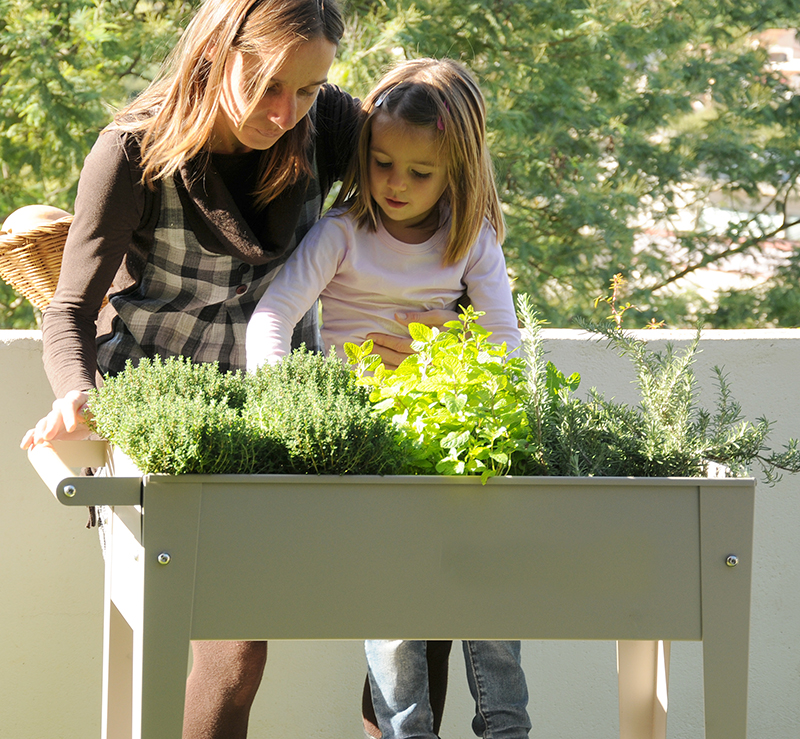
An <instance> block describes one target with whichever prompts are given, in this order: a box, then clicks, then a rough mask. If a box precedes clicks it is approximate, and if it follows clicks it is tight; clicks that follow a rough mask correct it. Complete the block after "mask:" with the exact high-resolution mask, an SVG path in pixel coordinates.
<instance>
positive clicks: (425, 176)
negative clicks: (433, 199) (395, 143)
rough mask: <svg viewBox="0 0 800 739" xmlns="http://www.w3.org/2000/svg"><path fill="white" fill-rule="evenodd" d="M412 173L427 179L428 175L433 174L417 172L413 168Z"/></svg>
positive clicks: (418, 177)
mask: <svg viewBox="0 0 800 739" xmlns="http://www.w3.org/2000/svg"><path fill="white" fill-rule="evenodd" d="M411 174H413V175H414V177H416V178H417V179H418V180H427V179H428V177H430V176H431V173H430V172H417V171H415V170H413V169H412V170H411Z"/></svg>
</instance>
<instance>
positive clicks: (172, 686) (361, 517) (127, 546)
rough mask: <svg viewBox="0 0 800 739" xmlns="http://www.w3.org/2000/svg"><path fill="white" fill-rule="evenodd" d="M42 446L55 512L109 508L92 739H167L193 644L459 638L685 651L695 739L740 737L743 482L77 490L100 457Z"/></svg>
mask: <svg viewBox="0 0 800 739" xmlns="http://www.w3.org/2000/svg"><path fill="white" fill-rule="evenodd" d="M57 446H58V454H56V453H55V452H54V451H53V450H52V449H48V447H37V448H35V449H34V450H33V451H32V452H31V461H32V463H33V464H34V466H35V467H36V469H37V471H38V472H39V474H40V475H41V476H42V478H43V479H44V480H45V482H46V483H47V484H48V486H49V487H50V489H51V490H52V491H53V492H54V493H55V495H56V497H57V498H58V500H59V501H61V502H62V503H64V504H66V505H81V506H84V505H89V504H93V505H96V504H104V505H112V506H114V507H115V516H114V518H113V521H112V538H111V548H110V551H109V553H108V554H107V574H106V590H107V598H106V600H107V606H106V611H107V612H106V670H105V685H106V687H105V690H104V693H105V695H104V699H105V702H106V708H105V711H104V731H105V734H106V736H108V737H112V736H114V737H116V736H132V737H135V738H138V737H139V736H141V737H142V738H143V739H164V738H169V737H175V738H176V739H177V738H178V737H180V735H181V722H182V716H183V700H184V688H185V677H186V674H185V667H186V655H187V649H188V642H189V640H191V639H364V638H407V639H451V638H463V639H602V640H659V639H663V640H696V641H699V640H701V641H702V642H703V659H704V672H705V677H704V681H705V718H706V737H707V739H745V735H746V723H747V673H748V669H747V668H748V639H749V618H750V578H751V555H752V531H753V502H754V491H755V482H754V481H753V480H752V479H700V478H698V479H694V478H692V479H684V478H682V479H661V478H651V479H647V478H638V479H637V478H503V479H493V480H490V481H489V483H488V484H487V485H485V486H482V485H481V484H480V482H479V481H478V480H476V479H472V478H447V477H358V476H354V477H313V476H292V475H265V476H259V475H252V476H244V475H230V476H228V475H217V476H200V475H185V476H166V475H145V476H142V477H129V478H124V477H117V478H85V477H78V476H76V475H75V472H74V469H75V467H77V466H79V465H80V464H94V465H96V464H98V463H99V462H100V461H102V459H94V460H92V459H89V458H87V457H86V456H85V455H86V454H99V455H100V457H101V458H102V455H103V454H104V447H103V446H101V447H94V448H92V449H91V450H90V451H87V449H89V447H87V446H85V445H84V446H79V445H77V443H75V442H73V443H72V445H70V444H69V443H67V444H62V445H57ZM137 506H138V508H137ZM367 600H369V601H371V602H375V603H379V604H380V607H378V608H364V607H363V604H364V602H365V601H367ZM431 603H436V604H437V607H436V608H431V607H430V604H431ZM131 648H132V653H133V677H131V674H130V665H129V664H128V666H127V667H126V665H125V662H124V660H123V659H122V658H121V655H122V654H123V653H125V652H126V651H130V650H131ZM139 685H140V686H141V692H140V693H139V688H138V686H139ZM132 686H133V687H132ZM131 696H132V697H131ZM139 696H140V697H139ZM131 704H132V705H131ZM119 716H122V721H121V725H120V726H117V724H116V723H115V722H119Z"/></svg>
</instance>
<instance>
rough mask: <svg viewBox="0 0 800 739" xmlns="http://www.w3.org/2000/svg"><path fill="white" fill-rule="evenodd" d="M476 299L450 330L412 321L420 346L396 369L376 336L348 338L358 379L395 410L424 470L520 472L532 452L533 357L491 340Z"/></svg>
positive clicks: (392, 414)
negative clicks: (359, 340)
mask: <svg viewBox="0 0 800 739" xmlns="http://www.w3.org/2000/svg"><path fill="white" fill-rule="evenodd" d="M481 315H483V314H482V313H479V312H476V311H475V310H474V309H473V308H472V307H471V306H470V307H467V308H465V309H463V310H462V312H461V314H460V316H459V319H458V320H457V321H451V322H449V323H447V324H445V329H446V330H445V331H439V330H438V329H436V328H430V327H428V326H424V325H422V324H419V323H412V324H411V325H410V326H409V331H410V332H411V337H412V339H413V343H412V347H413V349H414V350H415V353H414V354H412V355H410V356H409V357H407V358H406V359H405V360H404V361H403V362H402V363H401V364H400V365H399V366H398V367H397V369H395V370H389V369H387V368H386V367H385V365H384V364H383V363H382V362H381V360H380V357H378V356H377V355H373V354H372V353H371V352H372V348H373V345H372V342H371V341H367V342H365V343H364V344H362V345H361V346H357V345H355V344H352V343H347V344H345V346H344V349H345V352H346V353H347V358H348V361H349V362H350V363H351V364H352V365H353V366H354V367H355V371H356V373H357V375H358V378H359V379H358V384H359V385H361V386H363V387H367V388H369V389H370V391H371V393H370V400H371V401H372V402H373V403H374V404H375V411H376V412H377V413H379V414H381V415H383V416H385V417H386V418H390V419H391V420H392V421H393V423H395V424H396V425H397V426H398V427H399V428H400V429H401V431H402V433H403V434H404V435H405V436H406V437H407V438H408V439H409V441H410V442H411V445H412V452H411V461H410V468H411V471H412V472H414V473H417V474H434V473H438V474H442V475H479V476H480V477H481V479H482V481H484V482H485V481H486V480H487V479H488V478H490V477H493V476H496V475H506V474H509V473H513V472H514V471H515V469H516V468H517V466H518V464H519V462H520V461H522V460H524V458H525V457H526V455H527V447H528V435H529V434H528V418H527V414H526V412H525V402H524V399H525V396H526V392H527V390H526V383H525V364H524V361H523V360H522V358H520V357H517V356H511V355H509V352H508V348H507V347H506V346H505V344H503V345H496V344H492V343H490V342H489V340H488V339H489V336H490V332H489V331H487V330H486V329H484V328H482V327H481V326H480V325H479V324H478V323H477V322H476V321H477V319H478V318H479V316H481Z"/></svg>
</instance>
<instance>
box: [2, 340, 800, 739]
mask: <svg viewBox="0 0 800 739" xmlns="http://www.w3.org/2000/svg"><path fill="white" fill-rule="evenodd" d="M654 335H655V334H648V338H652V336H654ZM688 335H689V334H688V333H687V332H674V333H668V332H659V334H658V336H659V337H666V338H668V339H669V340H671V341H674V342H676V344H679V343H680V342H681V341H684V340H685V339H686V338H687V337H688ZM544 336H545V340H546V347H547V350H548V351H549V357H548V358H550V359H552V361H553V362H554V363H555V364H556V365H557V366H558V367H559V369H561V370H562V371H564V372H566V373H571V372H574V371H578V372H580V373H581V375H582V377H583V383H582V388H583V389H588V388H589V387H591V386H596V387H597V388H598V389H601V390H603V391H604V392H605V394H606V395H607V396H609V397H612V396H613V397H616V398H617V399H619V400H625V401H628V402H634V401H635V394H634V391H633V388H632V387H631V384H630V380H631V379H632V374H631V372H630V371H629V367H628V365H627V362H626V361H625V360H620V359H618V358H617V357H616V356H615V355H614V354H613V352H611V351H609V350H607V349H605V348H604V347H603V345H602V344H599V343H597V342H596V341H590V340H587V339H586V337H585V335H584V334H582V333H581V332H578V331H545V333H544ZM701 346H702V348H703V352H702V354H700V355H699V357H698V360H697V363H696V372H697V375H698V379H699V380H700V384H701V387H702V392H703V396H702V397H703V399H704V402H705V403H707V404H708V405H710V404H711V403H713V399H714V397H713V395H714V386H713V383H712V382H711V381H710V368H711V367H712V366H713V365H715V364H717V365H721V366H724V367H725V368H726V370H727V371H728V374H729V376H730V381H731V383H732V386H733V391H734V395H735V397H736V398H737V399H738V400H739V401H740V402H741V403H742V406H743V410H744V413H745V414H746V416H747V417H748V418H750V419H755V418H756V417H758V416H761V415H764V416H766V417H767V418H769V419H771V420H773V421H775V427H774V431H773V436H772V443H773V445H774V446H780V445H782V444H783V443H784V442H785V441H786V440H787V439H788V438H789V437H790V436H800V393H799V392H798V389H797V380H796V378H797V375H796V374H795V373H796V371H797V369H796V368H797V367H799V366H800V330H780V331H746V332H734V331H727V332H719V331H709V332H706V333H705V334H704V339H703V342H702V344H701ZM0 393H2V394H3V401H4V402H3V406H4V408H5V411H6V412H5V422H4V424H3V427H2V430H1V431H0V433H2V443H0V459H1V460H2V463H3V469H5V470H6V475H5V477H4V478H3V480H2V482H1V483H0V496H1V498H0V499H2V502H3V511H4V512H5V515H4V516H3V518H2V521H1V522H0V561H1V562H2V563H3V565H2V582H1V584H2V589H0V593H1V594H2V596H1V597H0V665H2V668H1V669H0V737H10V738H13V739H38V738H39V737H42V738H45V737H46V738H47V739H51V738H52V737H54V736H55V737H59V739H87V738H90V737H93V736H99V731H100V730H99V723H100V675H101V664H100V663H101V645H102V636H101V629H102V579H103V577H102V558H101V555H100V551H99V547H98V546H97V542H96V535H95V533H94V532H93V531H87V530H86V529H85V528H84V523H85V515H84V512H83V511H82V510H75V509H70V508H65V507H62V506H60V505H58V504H57V503H56V501H55V500H54V499H53V497H52V495H51V494H50V493H49V492H48V491H47V489H46V488H45V487H44V485H43V484H42V483H41V482H40V481H39V480H38V478H37V477H36V475H35V473H34V472H33V470H32V468H31V467H30V466H29V465H28V463H27V460H26V458H25V455H24V453H23V452H21V451H20V450H19V448H18V444H19V439H20V438H21V436H22V434H23V432H24V431H25V430H26V429H27V428H28V427H29V426H31V425H33V423H34V422H35V421H36V420H37V419H38V418H39V417H40V416H41V415H42V414H43V413H44V412H45V411H46V410H47V409H48V407H49V405H50V402H51V400H52V396H51V392H50V389H49V386H48V385H47V382H46V379H45V378H44V373H43V372H42V369H41V344H40V341H39V334H38V333H37V332H18V331H5V332H0ZM799 488H800V479H792V478H789V477H786V478H784V480H783V481H782V482H780V483H779V484H778V485H776V486H775V487H772V488H770V487H767V486H766V485H764V484H760V485H759V487H758V489H757V498H756V523H755V553H754V554H755V560H754V570H753V602H752V622H751V627H752V628H751V658H750V704H749V705H750V719H749V737H750V739H797V736H798V734H799V732H800V647H798V644H800V541H798V538H799V537H798V532H799V531H800V495H798V492H800V490H799ZM364 607H365V608H369V607H376V605H375V604H369V603H365V606H364ZM523 660H524V666H525V669H526V672H527V675H528V683H529V687H530V692H531V703H530V712H531V717H532V720H533V724H534V730H533V731H532V732H531V736H535V737H548V739H577V738H578V737H580V738H581V739H583V738H587V739H588V738H589V737H591V739H612V738H614V737H616V736H618V718H617V702H616V701H617V697H616V663H615V653H614V644H613V642H596V643H591V642H526V643H525V644H524V650H523ZM463 672H464V668H463V659H462V657H461V654H460V649H459V645H456V646H455V649H454V653H453V657H452V658H451V683H450V685H451V687H450V693H449V697H448V703H447V708H446V714H445V723H444V727H443V729H442V734H443V735H444V736H446V737H448V739H468V738H469V737H470V736H472V734H471V731H470V729H469V722H470V718H471V710H472V709H471V706H470V702H469V696H468V693H467V690H466V681H465V680H464V677H463ZM363 678H364V660H363V655H362V650H361V645H360V644H359V643H353V642H274V643H272V644H271V645H270V659H269V662H268V666H267V673H266V676H265V679H264V684H263V686H262V689H261V691H260V692H259V696H258V698H257V702H256V705H255V708H254V712H253V716H252V720H251V732H250V736H251V737H253V738H254V739H256V738H261V737H265V738H266V737H276V738H277V737H280V738H281V739H287V738H291V737H300V736H302V737H305V738H306V739H312V738H313V737H319V738H320V739H322V738H323V737H324V738H325V739H331V738H333V739H348V738H352V739H358V737H360V736H361V730H360V696H361V687H362V684H363ZM702 726H703V716H702V649H701V645H700V644H698V643H676V644H673V652H672V666H671V678H670V712H669V722H668V736H669V738H670V739H698V737H702V736H703V730H702Z"/></svg>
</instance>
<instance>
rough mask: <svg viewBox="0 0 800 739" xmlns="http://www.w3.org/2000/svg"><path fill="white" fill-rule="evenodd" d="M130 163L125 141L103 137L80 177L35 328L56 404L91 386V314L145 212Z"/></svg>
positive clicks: (93, 318)
mask: <svg viewBox="0 0 800 739" xmlns="http://www.w3.org/2000/svg"><path fill="white" fill-rule="evenodd" d="M133 153H135V154H138V149H135V150H134V152H133ZM131 157H132V152H131V148H130V138H129V137H125V138H123V137H121V136H120V135H118V134H117V133H115V132H106V133H103V134H101V135H100V138H99V139H98V141H97V143H96V144H95V146H94V147H93V149H92V151H91V152H90V154H89V156H88V157H87V158H86V162H85V164H84V167H83V170H82V172H81V178H80V182H79V184H78V195H77V198H76V200H75V218H74V220H73V222H72V225H71V226H70V230H69V235H68V237H67V242H66V244H65V246H64V257H63V261H62V268H61V275H60V278H59V281H58V287H57V288H56V293H55V295H54V296H53V300H52V301H51V303H50V305H49V306H48V307H47V310H46V311H45V314H44V320H43V323H42V339H43V343H44V366H45V371H46V373H47V376H48V379H49V380H50V384H51V386H52V387H53V391H54V392H55V395H56V397H59V398H63V397H64V396H65V395H66V393H67V392H69V391H72V390H81V391H85V390H87V389H89V388H91V387H94V385H95V377H96V372H97V351H96V337H97V316H98V312H99V310H100V306H101V305H102V302H103V298H104V297H105V295H106V293H107V292H108V290H109V288H110V287H111V284H112V282H113V281H114V278H115V275H116V274H117V271H118V270H119V267H120V265H121V264H122V262H123V259H124V257H125V255H126V254H128V253H129V251H131V249H132V243H133V234H134V232H135V231H136V229H138V227H139V224H140V222H141V220H142V213H143V209H144V200H145V195H144V188H143V186H141V185H140V184H139V183H138V182H136V179H137V178H138V167H137V166H136V165H135V162H134V161H132V159H131ZM106 310H110V309H106Z"/></svg>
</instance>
